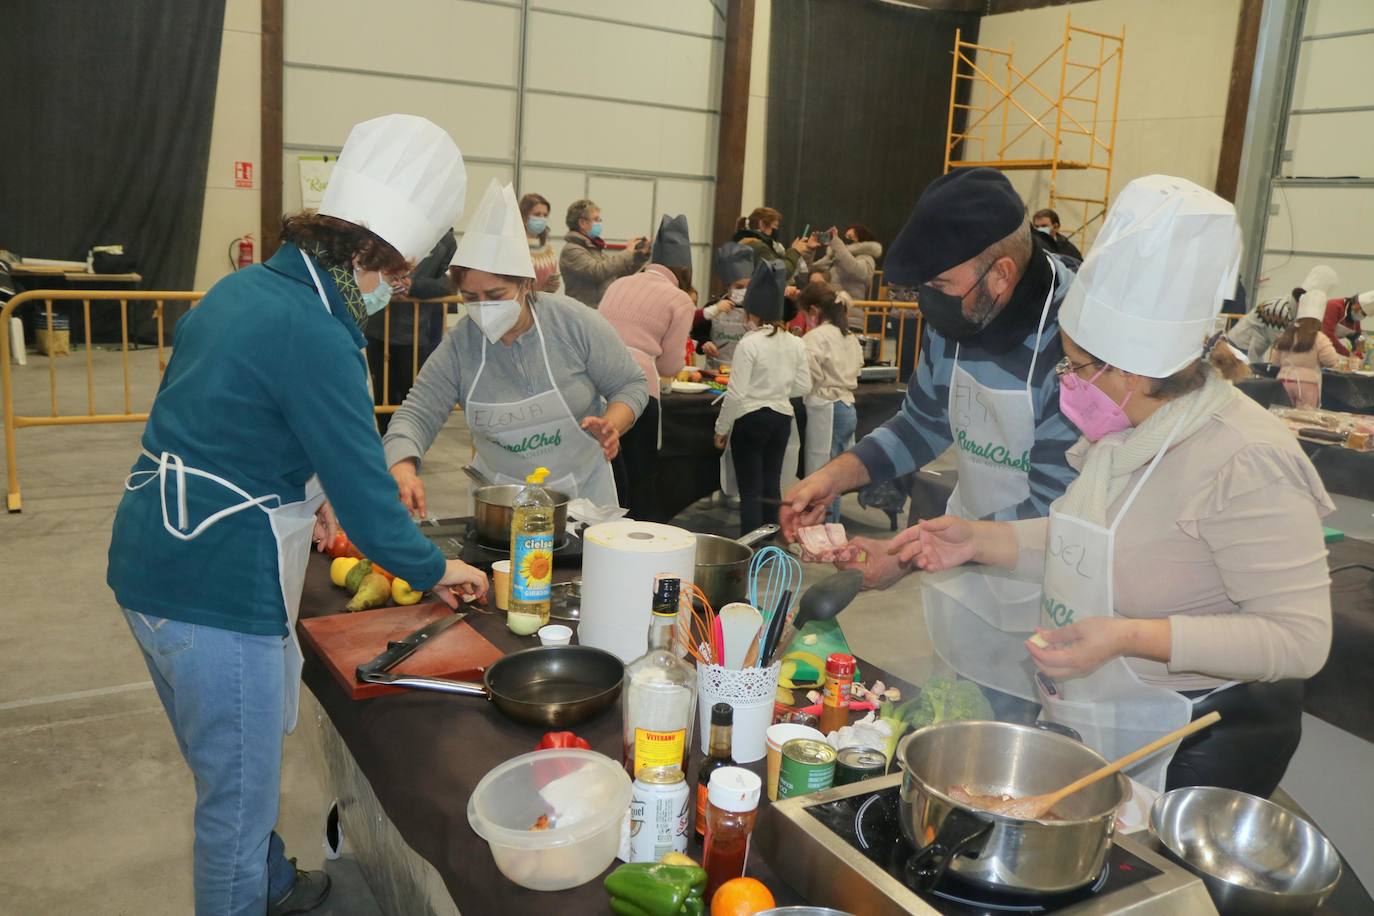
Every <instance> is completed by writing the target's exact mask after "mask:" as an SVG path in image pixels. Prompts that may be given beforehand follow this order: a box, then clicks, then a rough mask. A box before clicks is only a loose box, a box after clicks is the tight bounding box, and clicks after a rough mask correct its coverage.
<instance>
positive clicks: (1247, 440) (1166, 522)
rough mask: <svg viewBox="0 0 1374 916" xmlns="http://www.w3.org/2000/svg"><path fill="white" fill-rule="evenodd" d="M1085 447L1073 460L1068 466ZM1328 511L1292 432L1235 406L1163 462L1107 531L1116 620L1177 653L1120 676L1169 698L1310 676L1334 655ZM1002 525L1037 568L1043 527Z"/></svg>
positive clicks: (1246, 402) (1079, 449)
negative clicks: (1163, 639)
mask: <svg viewBox="0 0 1374 916" xmlns="http://www.w3.org/2000/svg"><path fill="white" fill-rule="evenodd" d="M1084 445H1085V443H1084V442H1082V441H1080V442H1079V444H1078V445H1077V446H1075V447H1074V448H1073V449H1071V450H1070V451H1069V453H1068V455H1069V463H1070V464H1074V465H1075V466H1077V464H1078V462H1079V460H1080V459H1081V457H1082V454H1083V451H1084ZM1144 473H1145V470H1144V469H1143V468H1142V469H1141V470H1139V471H1137V472H1136V474H1135V476H1134V477H1133V478H1132V486H1131V487H1128V488H1127V490H1126V492H1125V493H1123V494H1122V496H1121V497H1119V498H1118V499H1117V500H1116V501H1115V502H1114V503H1113V504H1112V506H1111V509H1110V510H1109V513H1108V518H1109V519H1114V518H1115V517H1116V513H1117V512H1118V511H1119V510H1120V508H1121V504H1122V503H1124V502H1125V500H1126V497H1127V496H1128V495H1129V493H1130V491H1131V489H1133V488H1134V484H1135V483H1136V482H1137V481H1139V479H1140V477H1141V476H1142V475H1143V474H1144ZM1334 509H1335V506H1334V505H1333V504H1332V502H1331V499H1330V497H1329V496H1327V493H1326V488H1325V487H1324V486H1323V485H1322V482H1321V478H1319V477H1318V476H1317V471H1316V469H1315V468H1313V467H1312V463H1311V462H1310V461H1309V460H1308V459H1307V456H1306V455H1304V454H1303V452H1302V449H1301V448H1300V447H1299V446H1298V443H1297V441H1296V440H1295V439H1294V438H1293V435H1292V433H1290V432H1289V431H1288V430H1287V429H1286V428H1285V427H1284V426H1283V424H1282V423H1280V422H1279V421H1278V420H1277V419H1276V418H1274V417H1273V416H1271V415H1270V414H1269V413H1268V411H1266V410H1264V408H1262V407H1260V406H1259V405H1258V404H1256V403H1255V402H1254V401H1253V400H1251V399H1250V398H1248V397H1237V398H1235V399H1234V400H1233V401H1232V402H1231V403H1230V404H1229V405H1228V406H1227V407H1225V408H1224V409H1222V410H1220V411H1219V412H1218V413H1217V414H1216V416H1215V417H1213V418H1212V422H1211V423H1209V424H1207V425H1206V426H1204V427H1203V428H1202V429H1200V430H1198V431H1197V432H1196V433H1194V434H1193V435H1191V436H1189V437H1188V438H1187V439H1184V440H1183V441H1182V442H1179V443H1177V444H1176V445H1175V446H1174V447H1173V448H1171V449H1170V450H1169V452H1168V454H1166V455H1165V456H1164V458H1163V459H1162V460H1161V461H1160V462H1159V466H1158V467H1157V468H1156V469H1155V471H1154V473H1153V474H1152V475H1151V476H1150V478H1149V480H1147V481H1146V482H1145V485H1144V487H1143V488H1142V489H1141V491H1140V495H1139V496H1138V497H1137V498H1136V500H1135V502H1134V503H1133V504H1132V505H1131V509H1130V511H1129V512H1128V513H1127V514H1126V516H1125V518H1123V519H1121V521H1120V524H1119V525H1118V527H1117V529H1116V545H1115V553H1114V557H1113V570H1112V572H1113V576H1112V578H1113V581H1114V586H1115V596H1114V600H1115V604H1116V607H1115V610H1116V613H1117V614H1118V615H1120V616H1122V617H1136V618H1160V617H1164V618H1168V620H1169V624H1170V630H1171V635H1172V642H1173V650H1172V658H1171V660H1170V661H1169V662H1168V664H1164V663H1161V662H1154V661H1148V660H1145V659H1138V658H1131V659H1127V664H1129V665H1130V666H1131V668H1132V669H1133V670H1134V671H1135V673H1136V674H1137V675H1138V676H1139V677H1140V678H1141V679H1142V680H1143V681H1145V682H1146V683H1151V684H1155V685H1158V686H1161V687H1167V688H1169V689H1172V690H1201V689H1207V688H1211V687H1216V686H1219V685H1221V684H1223V683H1225V682H1227V681H1276V680H1281V679H1283V678H1306V677H1311V676H1312V675H1314V674H1316V673H1317V672H1318V671H1319V670H1320V669H1321V667H1322V665H1323V664H1325V663H1326V656H1327V652H1328V651H1329V650H1330V648H1331V593H1330V582H1331V580H1330V576H1329V575H1328V571H1327V564H1326V544H1325V540H1324V537H1323V532H1322V525H1321V517H1322V516H1323V515H1326V514H1327V513H1329V512H1331V511H1333V510H1334ZM1011 524H1012V525H1013V527H1014V528H1015V529H1016V534H1017V538H1018V541H1019V543H1020V545H1021V557H1020V565H1019V567H1018V571H1020V572H1022V573H1028V572H1030V571H1031V570H1033V569H1043V567H1044V559H1045V539H1046V533H1047V531H1048V528H1049V520H1048V519H1031V520H1028V521H1020V522H1012V523H1011Z"/></svg>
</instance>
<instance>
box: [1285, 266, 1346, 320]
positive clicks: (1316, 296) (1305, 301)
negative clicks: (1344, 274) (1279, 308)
mask: <svg viewBox="0 0 1374 916" xmlns="http://www.w3.org/2000/svg"><path fill="white" fill-rule="evenodd" d="M1340 282H1341V281H1340V278H1339V277H1337V276H1336V272H1335V271H1334V270H1332V269H1331V268H1330V267H1327V266H1326V265H1325V264H1318V265H1317V266H1316V267H1313V268H1312V269H1311V270H1309V271H1308V272H1307V276H1306V277H1304V278H1303V281H1302V289H1303V294H1302V297H1301V298H1300V299H1298V313H1297V315H1295V316H1294V317H1296V318H1299V319H1301V318H1315V319H1317V320H1318V321H1321V320H1322V319H1323V318H1325V317H1326V300H1327V299H1330V298H1331V293H1333V292H1334V291H1335V289H1336V287H1337V286H1338V285H1339V284H1340Z"/></svg>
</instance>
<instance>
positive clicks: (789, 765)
mask: <svg viewBox="0 0 1374 916" xmlns="http://www.w3.org/2000/svg"><path fill="white" fill-rule="evenodd" d="M834 781H835V749H834V748H833V747H831V746H830V745H828V744H826V743H825V742H824V741H817V740H815V739H814V738H793V739H792V740H791V741H789V742H787V743H786V744H784V745H783V746H782V765H781V766H780V768H779V769H778V799H779V800H781V799H784V798H796V797H797V796H798V795H808V794H810V793H812V792H819V791H820V790H821V789H828V788H830V786H831V785H832V784H833V783H834Z"/></svg>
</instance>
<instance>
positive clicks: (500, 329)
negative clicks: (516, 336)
mask: <svg viewBox="0 0 1374 916" xmlns="http://www.w3.org/2000/svg"><path fill="white" fill-rule="evenodd" d="M463 307H464V308H465V309H467V313H468V318H470V319H471V320H472V321H474V322H475V323H476V324H477V327H479V328H481V329H482V333H483V334H484V335H486V338H487V340H489V341H491V342H492V343H496V342H497V341H498V340H500V339H501V335H503V334H505V333H506V332H507V331H509V330H510V329H511V328H513V327H515V323H516V322H517V321H519V320H520V300H519V299H495V300H486V301H482V302H464V303H463Z"/></svg>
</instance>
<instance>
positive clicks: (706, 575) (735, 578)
mask: <svg viewBox="0 0 1374 916" xmlns="http://www.w3.org/2000/svg"><path fill="white" fill-rule="evenodd" d="M777 530H778V526H777V525H763V526H761V527H759V528H755V529H754V530H753V531H751V532H749V533H748V534H746V535H744V537H742V538H740V539H739V540H731V539H730V538H727V537H721V536H720V535H719V534H698V535H697V557H696V568H695V570H694V571H693V573H692V578H693V580H694V581H695V582H696V585H697V588H699V589H701V590H702V591H703V592H705V593H706V598H707V600H708V601H710V602H711V607H713V608H717V609H719V608H723V607H725V605H727V604H729V603H730V602H731V601H743V600H745V598H746V596H747V594H748V591H749V561H750V560H752V559H753V558H754V548H753V547H752V546H751V545H752V544H754V543H756V542H758V541H761V540H763V539H764V538H766V537H768V536H769V535H770V534H776V533H777Z"/></svg>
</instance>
